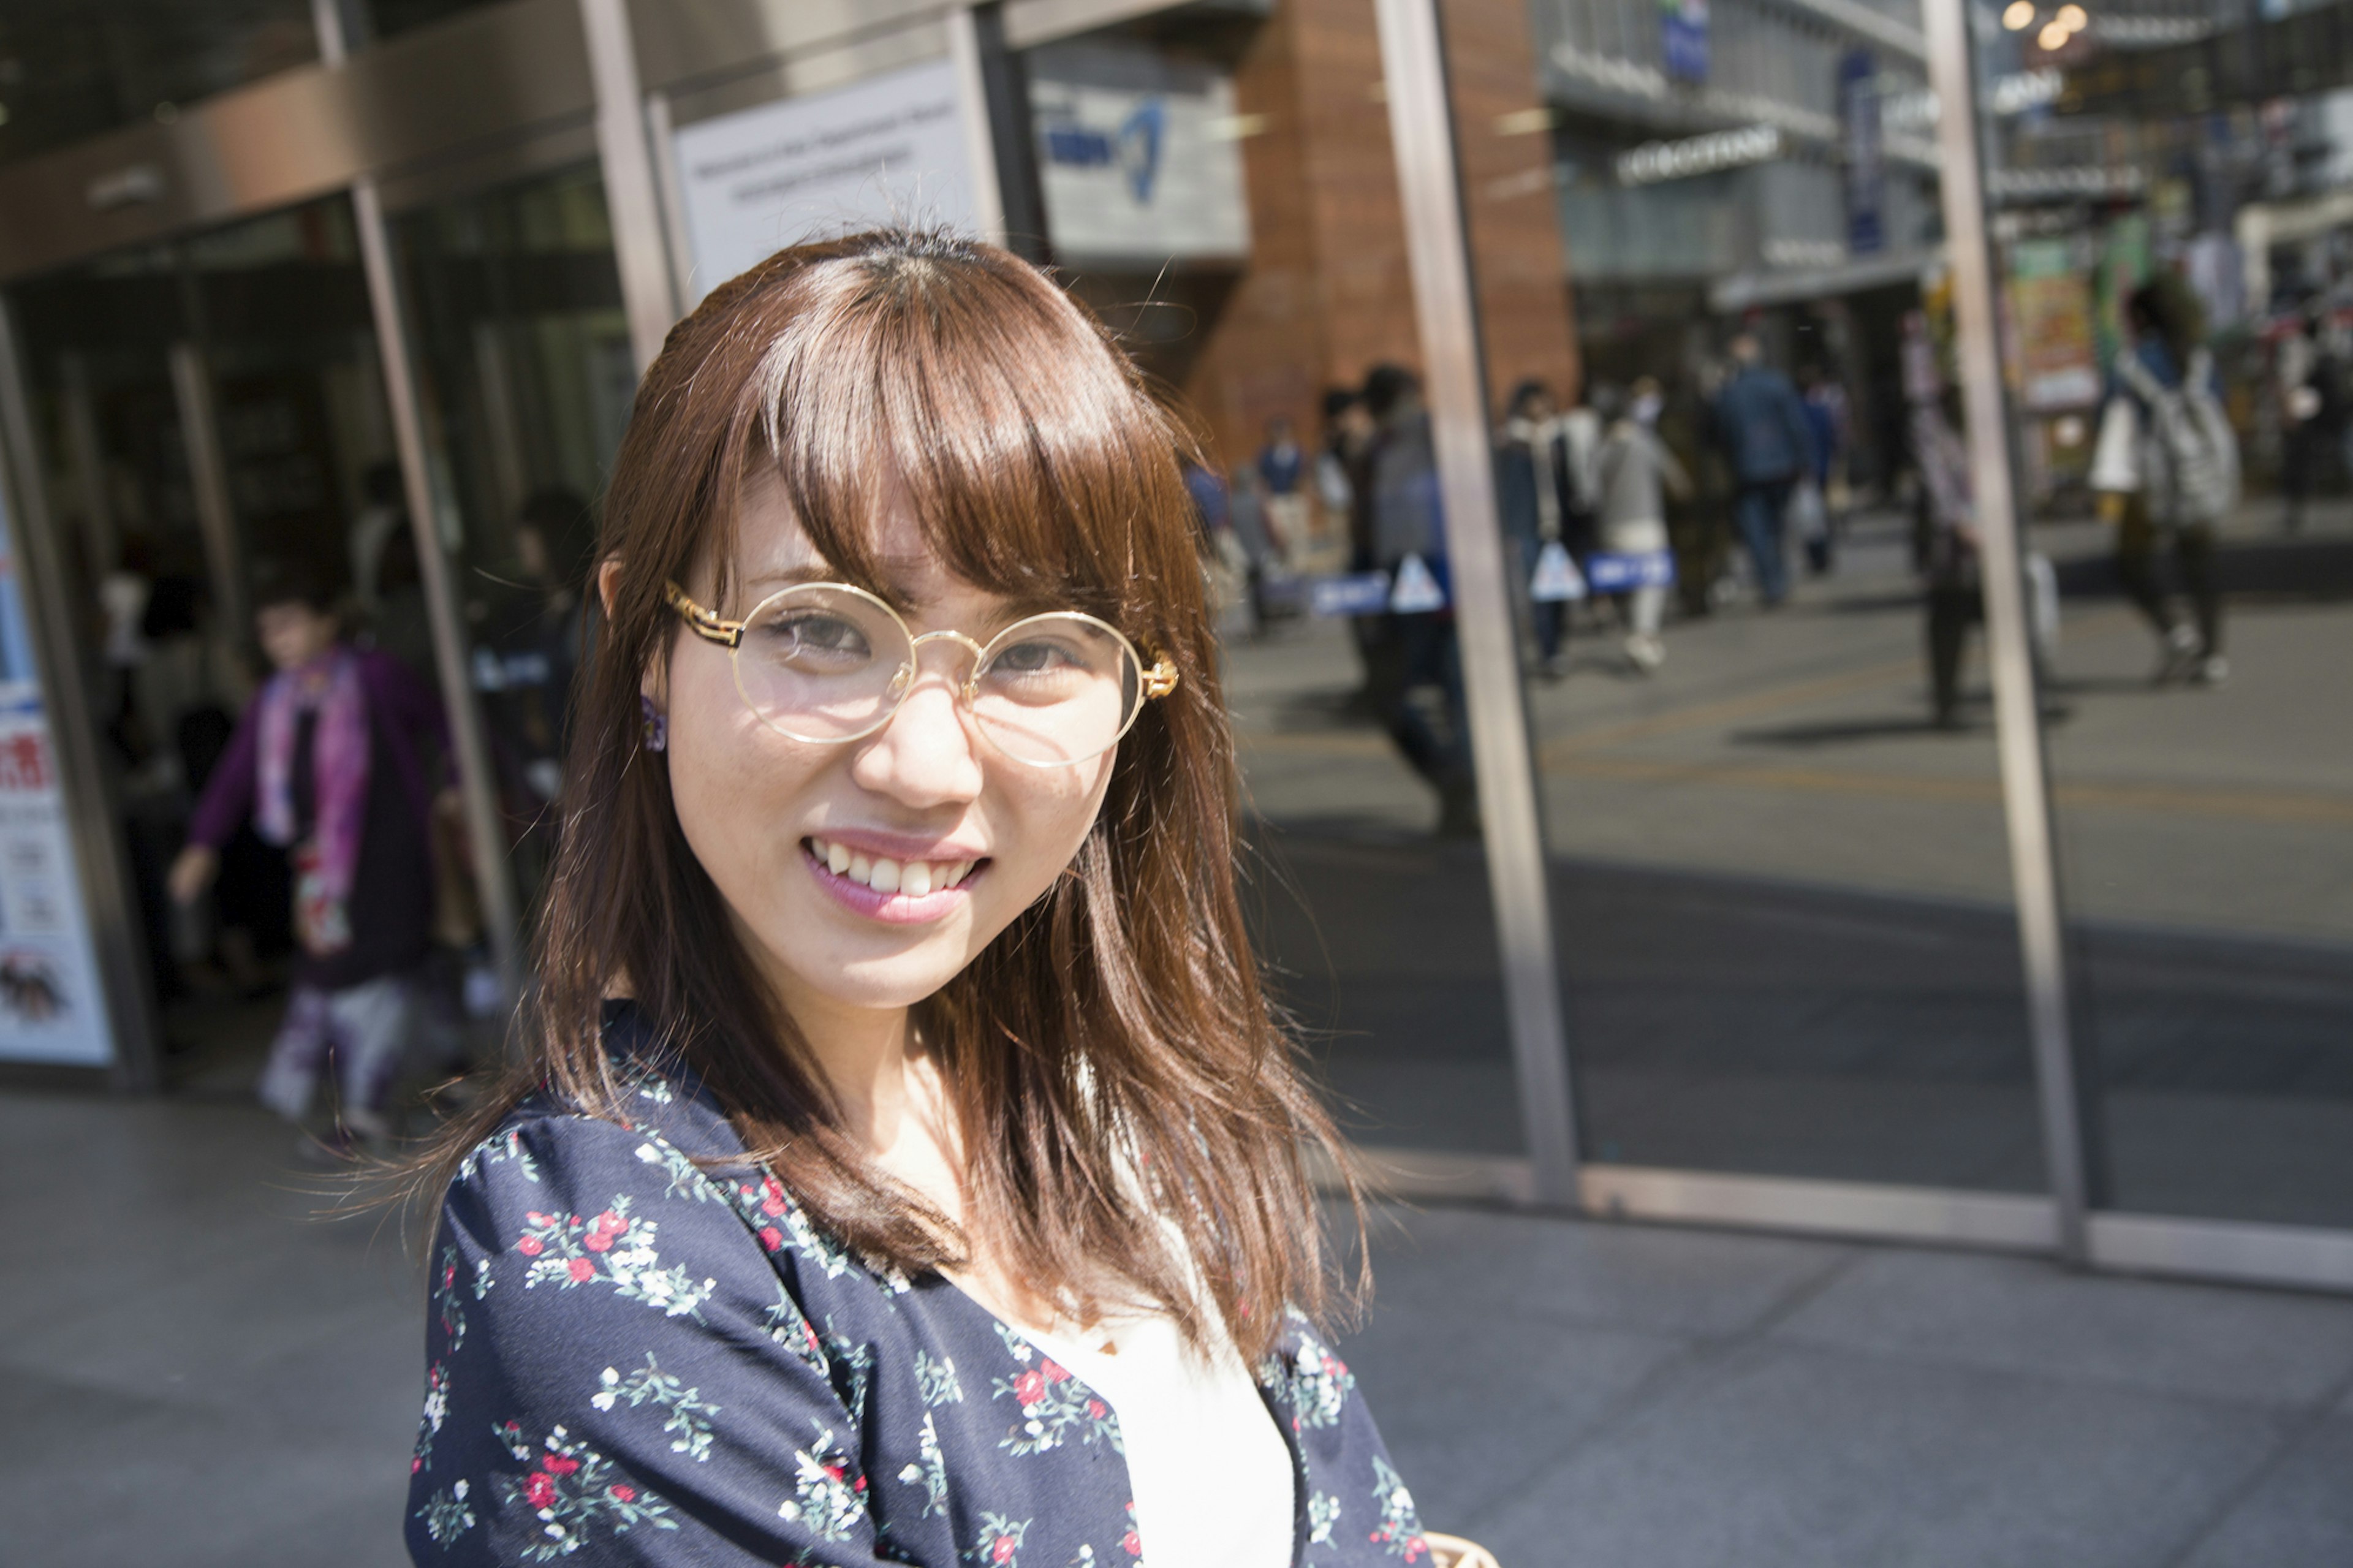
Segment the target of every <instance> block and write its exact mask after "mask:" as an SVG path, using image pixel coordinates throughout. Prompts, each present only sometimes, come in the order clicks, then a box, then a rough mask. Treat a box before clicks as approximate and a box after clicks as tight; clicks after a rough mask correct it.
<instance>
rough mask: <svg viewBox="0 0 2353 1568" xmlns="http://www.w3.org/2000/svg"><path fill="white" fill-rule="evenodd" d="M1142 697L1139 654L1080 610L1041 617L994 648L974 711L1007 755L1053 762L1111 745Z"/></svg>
mask: <svg viewBox="0 0 2353 1568" xmlns="http://www.w3.org/2000/svg"><path fill="white" fill-rule="evenodd" d="M1143 700H1144V672H1143V670H1141V669H1140V668H1137V667H1136V662H1135V654H1134V651H1133V650H1132V649H1130V648H1129V647H1128V646H1127V644H1126V643H1125V642H1124V641H1123V640H1122V639H1121V638H1120V637H1119V636H1118V635H1117V634H1116V633H1114V632H1113V631H1112V630H1111V628H1109V627H1108V626H1100V625H1098V624H1096V623H1095V622H1093V621H1091V620H1088V619H1086V618H1085V617H1084V616H1036V617H1034V618H1032V619H1030V620H1026V621H1023V622H1021V623H1019V624H1018V625H1017V626H1012V627H1010V628H1008V630H1007V631H1006V632H1005V633H1004V634H1003V635H1002V636H1001V637H998V638H997V641H996V642H994V643H992V644H991V645H990V646H989V650H988V658H987V663H985V664H984V665H982V667H981V668H980V672H979V674H978V676H977V677H976V679H975V694H974V697H973V703H972V711H973V716H974V717H975V718H976V719H977V720H978V721H980V726H981V729H982V730H983V731H986V732H987V736H988V739H989V741H990V742H991V743H992V744H994V745H995V746H997V749H999V750H1000V751H1002V752H1005V754H1006V755H1008V756H1009V757H1013V758H1015V759H1017V760H1018V761H1021V762H1025V763H1036V764H1038V765H1039V766H1041V767H1042V766H1049V765H1051V764H1053V763H1082V762H1085V761H1086V760H1087V759H1088V758H1089V757H1093V756H1099V755H1101V754H1102V753H1103V752H1106V751H1109V750H1110V749H1111V746H1112V743H1113V742H1115V741H1117V740H1118V739H1119V738H1120V736H1121V735H1122V734H1123V733H1124V731H1126V729H1127V724H1128V721H1129V720H1131V719H1133V718H1134V717H1135V710H1136V707H1137V705H1138V704H1140V703H1141V702H1142V701H1143Z"/></svg>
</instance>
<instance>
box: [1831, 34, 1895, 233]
mask: <svg viewBox="0 0 2353 1568" xmlns="http://www.w3.org/2000/svg"><path fill="white" fill-rule="evenodd" d="M1838 97H1839V137H1840V140H1841V142H1843V143H1844V146H1843V148H1842V151H1843V152H1844V153H1845V163H1846V170H1845V173H1846V247H1847V249H1848V250H1849V251H1850V252H1851V253H1852V254H1853V255H1856V256H1869V255H1871V254H1873V252H1875V251H1880V250H1884V249H1885V248H1887V220H1886V207H1887V159H1886V156H1885V152H1884V143H1883V139H1882V137H1881V135H1880V112H1879V111H1880V104H1879V63H1878V61H1877V60H1875V59H1873V58H1872V53H1871V51H1870V50H1869V49H1849V50H1848V51H1847V52H1846V53H1845V54H1844V55H1843V56H1841V57H1840V59H1839V73H1838Z"/></svg>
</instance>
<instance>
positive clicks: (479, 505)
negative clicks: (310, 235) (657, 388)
mask: <svg viewBox="0 0 2353 1568" xmlns="http://www.w3.org/2000/svg"><path fill="white" fill-rule="evenodd" d="M395 237H396V245H397V248H398V252H399V256H400V259H401V265H402V269H403V276H404V279H405V283H406V290H407V298H408V300H409V304H410V307H411V331H412V333H413V334H414V337H415V341H416V343H417V352H418V370H419V374H418V381H419V384H420V388H421V396H422V399H423V403H424V415H425V424H426V430H427V443H428V447H429V448H430V454H431V458H432V461H433V463H434V468H435V482H436V485H437V488H438V492H439V500H440V503H441V507H442V515H441V517H440V519H439V526H440V529H441V533H442V540H443V543H444V545H445V547H446V548H447V549H448V552H449V558H450V563H451V565H452V567H453V568H454V570H453V578H454V581H455V584H456V593H457V597H458V608H459V614H460V616H461V619H462V621H463V623H464V626H465V628H466V634H467V637H468V639H469V646H468V661H469V662H468V668H469V673H470V677H471V679H472V684H473V687H474V691H475V695H476V699H477V700H479V701H480V703H481V704H482V707H483V711H484V717H485V719H486V721H487V727H488V729H489V731H490V733H491V750H492V753H493V763H494V764H495V766H496V770H497V773H498V778H499V794H500V799H501V805H502V806H503V808H504V811H505V814H506V816H507V818H508V826H509V830H510V832H511V833H512V834H513V835H514V836H515V837H516V838H517V839H518V841H519V847H518V849H517V851H516V853H515V855H514V856H513V858H512V864H513V865H514V867H515V868H516V873H517V875H518V878H519V879H520V880H521V882H522V889H521V891H522V894H523V896H524V899H525V900H526V908H527V907H528V900H529V899H530V897H531V896H532V894H533V891H534V889H535V888H536V885H537V879H538V877H539V875H540V873H541V872H542V871H543V869H544V864H545V858H546V855H547V852H548V850H549V848H550V847H551V844H550V841H549V827H548V807H549V805H550V803H552V802H554V800H555V799H556V798H557V796H558V795H559V794H560V793H561V789H562V784H563V776H562V769H561V758H562V756H563V742H564V736H565V722H566V704H567V699H568V693H569V691H570V687H571V679H572V675H573V672H574V670H575V668H576V667H577V664H578V661H579V658H580V655H581V652H582V650H583V648H584V647H585V642H584V638H585V637H586V623H585V615H586V607H585V602H584V587H585V584H586V578H587V574H588V569H589V563H590V556H591V552H592V551H593V549H594V546H595V539H596V518H595V510H594V503H595V500H596V498H598V497H600V496H601V495H602V493H603V491H604V487H605V480H606V478H607V475H608V474H609V472H610V471H611V468H612V463H613V458H614V454H615V453H616V452H617V450H618V449H619V447H620V441H621V431H622V428H623V427H624V426H626V425H627V424H628V416H629V402H630V398H631V397H632V396H633V395H634V394H635V391H636V384H637V372H636V368H635V366H634V364H633V363H632V361H631V359H630V353H629V335H628V321H627V320H626V319H625V318H624V316H623V314H622V310H621V286H620V279H619V275H618V274H617V271H616V270H615V268H614V262H613V241H612V231H611V227H610V225H609V223H608V221H607V216H606V211H605V190H604V184H603V182H602V180H601V179H600V178H599V176H598V174H597V173H596V168H595V167H594V166H593V165H581V166H577V167H574V168H569V169H565V170H560V171H557V172H555V173H554V174H546V175H543V176H540V177H538V178H535V179H533V180H531V181H528V182H526V183H523V184H515V185H509V186H505V187H501V188H500V189H497V190H493V191H489V192H485V193H481V194H479V195H469V196H464V197H461V198H459V199H457V200H454V201H449V202H446V203H442V204H439V205H434V206H431V207H427V208H425V209H422V210H419V211H417V212H413V213H408V214H406V215H404V216H400V217H399V218H397V219H396V222H395Z"/></svg>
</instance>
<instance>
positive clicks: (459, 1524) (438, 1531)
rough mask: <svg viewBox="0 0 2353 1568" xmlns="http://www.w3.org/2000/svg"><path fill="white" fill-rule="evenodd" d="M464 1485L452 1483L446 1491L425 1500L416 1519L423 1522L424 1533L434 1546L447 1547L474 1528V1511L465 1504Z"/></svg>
mask: <svg viewBox="0 0 2353 1568" xmlns="http://www.w3.org/2000/svg"><path fill="white" fill-rule="evenodd" d="M466 1491H467V1487H466V1483H465V1482H464V1481H462V1480H459V1481H454V1482H452V1483H451V1484H450V1485H449V1486H448V1488H447V1489H444V1490H441V1491H438V1492H435V1493H434V1494H433V1495H432V1496H431V1497H428V1498H427V1499H426V1500H425V1506H424V1507H423V1508H420V1509H418V1510H417V1518H418V1519H421V1520H423V1521H425V1533H426V1534H427V1536H428V1537H430V1538H431V1540H432V1542H433V1544H434V1545H436V1546H447V1545H448V1544H449V1543H450V1542H453V1541H455V1540H457V1539H458V1537H459V1536H461V1535H463V1534H465V1533H466V1531H470V1530H471V1529H473V1528H474V1510H473V1509H472V1508H470V1507H469V1506H468V1504H467V1502H466Z"/></svg>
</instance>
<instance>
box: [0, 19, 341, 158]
mask: <svg viewBox="0 0 2353 1568" xmlns="http://www.w3.org/2000/svg"><path fill="white" fill-rule="evenodd" d="M318 54H319V47H318V38H317V37H316V35H315V34H313V33H312V31H311V4H310V0H227V3H223V0H212V3H209V4H206V5H189V4H186V3H185V0H105V3H104V4H80V3H74V0H65V3H59V0H31V3H26V0H16V3H15V4H10V5H0V163H8V162H11V161H13V160H15V159H18V158H23V157H26V156H28V155H30V154H32V153H43V152H47V151H48V150H49V149H51V148H53V147H61V146H64V145H66V144H67V143H69V142H77V141H79V140H80V139H82V138H83V137H86V136H94V135H96V134H98V133H99V132H102V131H111V130H113V129H114V128H115V127H116V126H119V125H125V124H129V123H131V122H132V121H141V120H146V119H149V118H150V117H152V118H153V119H155V120H159V121H166V122H168V121H171V120H173V119H174V118H176V117H177V115H178V113H179V110H180V109H181V108H182V107H183V106H185V105H186V104H190V103H194V102H195V101H196V100H198V99H202V98H209V97H210V96H212V95H213V94H214V93H216V92H226V91H227V90H228V89H230V88H233V87H237V86H241V85H242V84H244V83H246V82H248V81H255V80H258V79H260V78H262V77H265V76H269V75H270V74H271V73H272V72H275V71H281V70H284V69H286V68H289V67H290V66H297V65H301V64H303V63H304V62H306V61H309V60H313V59H316V58H318Z"/></svg>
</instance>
